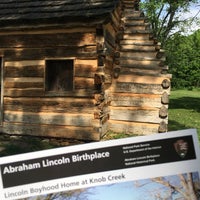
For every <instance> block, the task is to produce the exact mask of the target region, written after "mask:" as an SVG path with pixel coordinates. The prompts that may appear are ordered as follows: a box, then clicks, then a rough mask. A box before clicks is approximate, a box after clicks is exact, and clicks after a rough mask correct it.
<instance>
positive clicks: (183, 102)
mask: <svg viewBox="0 0 200 200" xmlns="http://www.w3.org/2000/svg"><path fill="white" fill-rule="evenodd" d="M170 109H188V110H195V111H197V112H200V97H199V98H196V97H181V98H177V99H170Z"/></svg>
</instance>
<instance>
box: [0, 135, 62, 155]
mask: <svg viewBox="0 0 200 200" xmlns="http://www.w3.org/2000/svg"><path fill="white" fill-rule="evenodd" d="M55 147H58V145H56V144H51V143H49V141H48V140H46V141H45V140H42V139H41V138H36V137H13V138H11V137H9V136H7V137H5V136H1V137H0V157H2V156H10V155H15V154H21V153H28V152H33V151H39V150H44V149H50V148H55Z"/></svg>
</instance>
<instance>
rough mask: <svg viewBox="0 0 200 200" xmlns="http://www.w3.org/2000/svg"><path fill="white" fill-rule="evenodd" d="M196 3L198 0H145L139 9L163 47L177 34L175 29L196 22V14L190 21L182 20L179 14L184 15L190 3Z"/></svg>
mask: <svg viewBox="0 0 200 200" xmlns="http://www.w3.org/2000/svg"><path fill="white" fill-rule="evenodd" d="M197 2H198V0H145V1H142V2H141V8H142V9H143V10H144V12H145V14H146V16H147V17H148V19H149V21H150V24H151V27H152V30H153V34H154V35H155V37H156V38H157V39H158V40H159V41H160V42H161V43H162V45H163V46H164V45H165V42H166V41H167V39H168V38H169V37H170V36H171V35H173V34H174V32H177V31H176V29H177V27H181V26H182V25H183V24H184V26H185V25H186V23H187V25H188V23H192V22H193V21H194V20H196V18H197V17H198V15H197V13H195V14H194V16H193V17H192V18H191V19H190V20H189V19H182V18H181V14H182V13H185V12H186V11H187V10H188V8H189V6H190V5H191V4H192V3H197ZM182 27H183V26H182ZM179 31H180V30H179Z"/></svg>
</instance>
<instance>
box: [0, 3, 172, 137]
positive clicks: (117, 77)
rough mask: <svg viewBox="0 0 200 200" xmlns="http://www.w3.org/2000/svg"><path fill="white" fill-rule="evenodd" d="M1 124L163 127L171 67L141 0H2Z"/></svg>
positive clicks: (25, 128) (47, 130) (89, 130)
mask: <svg viewBox="0 0 200 200" xmlns="http://www.w3.org/2000/svg"><path fill="white" fill-rule="evenodd" d="M0 10H1V12H0V61H1V66H0V67H1V110H0V131H1V132H3V133H7V134H17V135H34V136H45V137H57V138H72V139H79V140H93V141H95V140H96V141H98V140H100V139H101V138H102V136H103V135H104V134H105V133H106V132H107V131H108V130H111V131H114V132H119V133H127V134H137V135H145V134H151V133H157V132H166V131H167V124H168V112H167V110H168V103H169V100H168V97H169V93H170V79H171V77H170V75H169V74H168V73H167V66H165V56H164V51H163V50H162V49H161V45H160V43H159V42H158V41H157V40H156V38H154V36H153V35H152V31H151V27H150V25H149V23H148V20H147V19H146V17H145V16H144V14H143V12H142V11H140V9H139V5H138V1H137V0H109V1H108V0H42V1H41V0H34V1H33V0H18V1H16V0H1V2H0Z"/></svg>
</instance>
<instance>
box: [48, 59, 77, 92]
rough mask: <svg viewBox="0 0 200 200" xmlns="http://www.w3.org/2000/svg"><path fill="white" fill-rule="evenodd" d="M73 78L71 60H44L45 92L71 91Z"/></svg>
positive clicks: (72, 62) (72, 63)
mask: <svg viewBox="0 0 200 200" xmlns="http://www.w3.org/2000/svg"><path fill="white" fill-rule="evenodd" d="M73 77H74V61H73V60H46V80H45V90H46V91H60V92H63V91H72V90H73Z"/></svg>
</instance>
